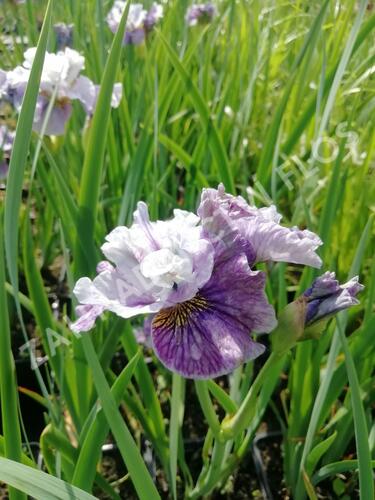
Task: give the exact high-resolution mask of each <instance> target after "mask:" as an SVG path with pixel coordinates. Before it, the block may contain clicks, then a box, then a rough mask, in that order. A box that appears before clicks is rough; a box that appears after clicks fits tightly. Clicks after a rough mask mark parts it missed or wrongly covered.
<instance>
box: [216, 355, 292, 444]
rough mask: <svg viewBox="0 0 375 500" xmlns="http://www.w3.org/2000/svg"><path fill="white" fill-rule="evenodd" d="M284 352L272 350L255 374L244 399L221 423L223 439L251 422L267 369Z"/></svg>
mask: <svg viewBox="0 0 375 500" xmlns="http://www.w3.org/2000/svg"><path fill="white" fill-rule="evenodd" d="M283 354H284V353H282V352H272V353H271V355H270V357H269V358H268V359H267V361H266V363H265V364H264V365H263V366H262V369H261V370H260V372H259V373H258V375H257V376H256V378H255V380H254V382H253V384H252V385H251V387H250V390H249V392H248V393H247V395H246V397H245V399H244V400H243V402H242V404H241V406H240V407H239V409H238V411H237V412H236V413H235V414H234V416H233V417H232V418H230V419H228V420H224V421H223V423H222V424H221V436H222V438H224V439H226V440H227V439H233V438H234V437H235V436H237V435H238V434H239V433H240V432H242V431H244V430H245V429H246V428H247V427H248V426H249V423H250V422H251V419H252V418H253V416H254V412H255V409H256V402H257V397H258V394H259V391H260V389H261V388H262V385H263V383H264V381H265V380H266V378H267V375H268V373H269V371H270V370H271V369H272V368H273V367H274V365H275V364H276V363H277V362H278V361H279V360H280V359H281V358H282V356H283Z"/></svg>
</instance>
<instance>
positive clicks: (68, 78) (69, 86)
mask: <svg viewBox="0 0 375 500" xmlns="http://www.w3.org/2000/svg"><path fill="white" fill-rule="evenodd" d="M35 53H36V48H35V47H34V48H31V49H28V50H27V51H26V52H25V54H24V58H25V60H24V62H23V64H22V66H17V67H16V68H15V69H13V70H11V71H8V72H7V73H6V81H5V82H3V84H1V81H0V91H1V89H2V93H3V94H6V96H7V99H8V100H10V101H11V102H12V104H13V106H14V107H15V108H16V110H17V111H19V110H20V109H21V106H22V99H23V96H24V93H25V90H26V85H27V82H28V80H29V77H30V72H31V67H32V64H33V61H34V57H35ZM84 65H85V59H84V57H83V56H82V55H81V54H79V52H77V51H75V50H73V49H70V48H69V47H66V48H65V50H64V51H59V52H57V53H56V54H53V53H49V52H46V54H45V59H44V65H43V71H42V75H41V80H40V88H39V96H38V99H37V104H36V109H35V114H34V123H33V130H34V131H36V132H40V131H41V129H42V126H43V124H44V120H45V118H46V113H47V110H48V107H49V103H50V101H51V98H52V97H53V96H54V99H55V100H54V104H53V107H52V109H51V112H50V115H49V119H48V122H47V124H46V129H45V134H46V135H62V134H64V131H65V124H66V122H67V120H68V119H69V117H70V115H71V113H72V101H73V100H74V99H78V100H79V101H80V102H81V103H82V105H83V107H84V109H85V111H86V113H87V114H88V115H92V113H93V112H94V109H95V105H96V101H97V96H98V86H97V85H95V84H94V83H93V82H92V81H91V80H90V79H89V78H88V77H87V76H84V75H81V74H80V73H81V71H82V70H83V69H84ZM0 78H1V79H2V78H3V76H1V75H0ZM121 95H122V85H121V83H116V84H115V86H114V89H113V95H112V106H113V107H117V106H118V105H119V102H120V99H121Z"/></svg>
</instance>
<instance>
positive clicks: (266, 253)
mask: <svg viewBox="0 0 375 500" xmlns="http://www.w3.org/2000/svg"><path fill="white" fill-rule="evenodd" d="M198 214H199V216H200V217H201V219H202V225H203V227H204V228H205V230H206V231H207V234H208V235H209V237H210V238H214V239H215V240H221V241H222V243H223V244H224V245H225V246H228V242H227V240H228V239H229V246H230V240H231V237H229V238H228V235H230V234H232V237H233V235H234V234H238V235H239V236H240V237H241V238H242V239H243V240H244V241H245V242H246V243H247V245H248V248H249V250H248V251H247V255H248V259H249V263H250V264H255V263H256V262H266V261H282V262H293V263H296V264H305V265H310V266H313V267H320V265H321V259H320V258H319V257H318V255H317V254H316V253H315V250H316V249H317V248H318V247H319V246H320V245H321V244H322V242H321V240H320V238H319V237H318V236H317V235H316V234H314V233H312V232H311V231H308V230H303V231H301V230H299V229H298V228H287V227H283V226H281V225H280V224H279V221H280V219H281V216H280V215H279V214H278V213H277V211H276V209H275V207H269V208H261V209H258V208H256V207H251V206H249V205H248V204H247V203H246V201H245V200H244V199H243V198H242V197H241V196H232V195H229V194H226V193H225V190H224V186H223V185H222V184H221V185H220V186H219V188H218V190H216V189H204V190H203V192H202V198H201V203H200V206H199V208H198ZM251 252H252V253H253V261H252V260H251V255H250V254H251Z"/></svg>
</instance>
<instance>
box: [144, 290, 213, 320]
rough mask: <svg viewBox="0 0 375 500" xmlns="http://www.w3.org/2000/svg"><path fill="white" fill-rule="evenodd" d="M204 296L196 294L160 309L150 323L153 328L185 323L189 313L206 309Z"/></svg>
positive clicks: (207, 305) (206, 303) (206, 304)
mask: <svg viewBox="0 0 375 500" xmlns="http://www.w3.org/2000/svg"><path fill="white" fill-rule="evenodd" d="M208 307H209V304H208V302H207V300H206V299H205V298H203V297H202V296H201V295H199V294H197V295H196V296H195V297H193V298H192V299H190V300H186V301H185V302H181V303H180V304H176V305H175V306H173V307H167V308H166V309H162V310H161V311H160V312H159V313H158V314H157V315H156V316H155V318H154V320H153V322H152V325H153V326H154V327H155V328H171V327H173V326H174V327H181V326H184V325H186V323H187V322H188V321H189V317H190V315H191V314H193V313H195V312H199V311H204V310H206V309H208Z"/></svg>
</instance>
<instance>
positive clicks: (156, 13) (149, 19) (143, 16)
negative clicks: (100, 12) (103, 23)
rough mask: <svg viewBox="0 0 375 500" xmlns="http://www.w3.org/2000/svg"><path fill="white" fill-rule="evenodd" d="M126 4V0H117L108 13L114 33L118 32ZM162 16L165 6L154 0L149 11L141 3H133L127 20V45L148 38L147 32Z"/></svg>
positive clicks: (110, 27)
mask: <svg viewBox="0 0 375 500" xmlns="http://www.w3.org/2000/svg"><path fill="white" fill-rule="evenodd" d="M125 6H126V2H125V1H123V0H116V1H115V3H114V4H113V7H112V9H111V10H110V11H109V13H108V15H107V23H108V26H109V29H110V30H111V31H112V33H116V32H117V30H118V27H119V24H120V21H121V18H122V15H123V13H124V10H125ZM162 17H163V7H162V5H160V4H158V3H155V2H154V3H153V4H152V6H151V8H150V9H149V10H148V11H147V10H146V9H145V8H144V7H143V5H142V4H141V3H134V4H131V5H130V7H129V12H128V17H127V20H126V28H125V35H124V42H123V43H124V44H125V45H140V44H141V43H142V42H143V41H144V39H145V38H146V35H147V33H148V32H150V31H151V30H152V29H153V28H154V26H155V25H156V24H157V23H158V22H159V21H160V19H161V18H162Z"/></svg>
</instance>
